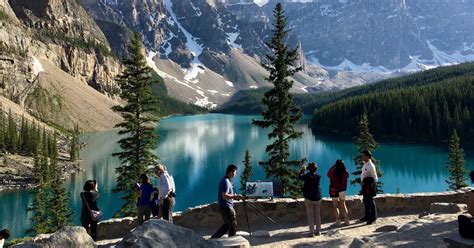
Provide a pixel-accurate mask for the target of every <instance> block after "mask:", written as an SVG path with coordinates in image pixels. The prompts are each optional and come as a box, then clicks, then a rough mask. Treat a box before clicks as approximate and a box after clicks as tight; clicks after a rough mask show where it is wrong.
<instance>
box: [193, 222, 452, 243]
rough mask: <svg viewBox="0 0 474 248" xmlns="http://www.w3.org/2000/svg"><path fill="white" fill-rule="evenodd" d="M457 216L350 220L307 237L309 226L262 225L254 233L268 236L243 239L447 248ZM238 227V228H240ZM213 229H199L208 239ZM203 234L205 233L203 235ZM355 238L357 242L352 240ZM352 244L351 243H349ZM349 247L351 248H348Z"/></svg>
mask: <svg viewBox="0 0 474 248" xmlns="http://www.w3.org/2000/svg"><path fill="white" fill-rule="evenodd" d="M457 216H458V214H443V215H428V216H424V217H421V218H419V217H418V216H417V215H405V216H395V217H385V218H379V219H378V220H377V223H376V224H373V225H365V223H360V222H356V221H352V222H351V224H350V225H349V226H341V227H337V226H335V225H334V223H329V224H323V225H322V234H321V236H317V237H314V238H309V237H307V236H308V227H307V226H305V224H306V223H304V222H302V223H301V224H300V225H297V226H287V227H285V226H281V225H280V226H272V225H268V226H261V227H258V228H256V229H255V230H260V231H261V230H267V231H269V234H270V236H260V237H256V236H255V235H254V236H252V237H248V236H247V233H245V232H240V234H241V235H243V236H245V237H246V238H247V239H248V240H249V241H250V244H251V246H252V247H271V248H277V247H316V246H318V247H394V246H401V247H430V248H433V247H446V244H445V243H444V242H443V238H444V237H447V236H453V235H454V236H456V235H457ZM387 226H393V227H391V228H395V227H396V228H397V231H380V232H376V230H377V229H378V228H381V227H384V228H390V227H387ZM242 228H243V227H241V228H240V229H242ZM212 231H213V230H198V231H197V233H199V234H201V235H203V236H204V237H205V238H209V236H208V235H209V234H210V233H212ZM204 233H206V234H204ZM355 238H358V239H360V240H356V241H354V239H355ZM353 242H354V244H352V243H353ZM351 244H352V245H351Z"/></svg>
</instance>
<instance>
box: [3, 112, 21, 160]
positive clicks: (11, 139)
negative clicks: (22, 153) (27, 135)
mask: <svg viewBox="0 0 474 248" xmlns="http://www.w3.org/2000/svg"><path fill="white" fill-rule="evenodd" d="M5 145H6V148H7V150H8V151H9V152H10V153H16V152H17V145H18V131H17V127H16V123H15V120H14V119H13V114H12V110H11V109H10V111H9V112H8V127H7V135H6V139H5Z"/></svg>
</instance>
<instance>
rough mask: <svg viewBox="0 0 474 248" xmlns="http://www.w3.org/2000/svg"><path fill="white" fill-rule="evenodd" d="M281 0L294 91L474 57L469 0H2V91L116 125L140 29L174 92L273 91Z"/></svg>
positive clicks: (212, 98)
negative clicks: (119, 80)
mask: <svg viewBox="0 0 474 248" xmlns="http://www.w3.org/2000/svg"><path fill="white" fill-rule="evenodd" d="M276 2H283V5H284V9H285V11H286V12H285V13H286V16H287V17H288V27H289V28H290V30H291V32H290V33H289V34H290V36H289V38H288V43H289V44H290V46H292V47H298V53H299V54H300V56H299V59H298V61H297V62H296V63H295V66H301V67H302V68H303V70H302V71H301V72H300V73H298V74H297V75H295V76H294V77H293V80H294V81H295V85H294V87H293V89H292V91H293V92H294V93H306V92H319V91H334V90H338V89H343V88H347V87H351V86H356V85H362V84H366V83H369V82H374V81H376V80H379V79H384V78H388V77H393V76H398V75H403V74H406V73H410V72H413V71H418V70H425V69H429V68H433V67H436V66H439V65H448V64H455V63H460V62H464V61H470V60H474V32H473V31H474V26H473V25H472V23H474V3H472V2H471V1H466V0H437V1H415V0H381V1H380V0H352V1H349V0H313V1H277V0H269V1H268V2H267V3H265V4H264V5H262V3H259V4H256V3H254V1H252V0H77V1H76V0H63V1H58V0H35V1H29V0H9V1H7V0H0V10H1V12H0V14H1V15H0V22H1V28H0V48H1V49H0V51H1V57H0V70H1V72H2V75H3V85H4V87H3V90H2V95H3V96H5V97H6V98H8V99H10V100H12V101H14V102H16V103H18V104H19V105H20V106H22V107H24V108H26V109H28V111H30V112H32V113H35V115H37V116H38V117H39V118H41V119H45V120H51V121H54V122H58V123H59V124H61V125H66V126H70V124H71V123H74V122H80V124H82V126H83V127H87V128H90V126H91V125H90V123H94V122H95V121H96V120H101V118H102V116H104V118H105V119H107V118H113V119H115V120H118V119H119V117H118V116H117V115H116V114H115V113H113V112H111V111H110V106H111V105H113V104H116V103H117V102H118V101H119V100H118V99H117V98H116V96H117V92H118V91H117V90H118V89H117V86H116V84H115V82H114V78H115V76H116V75H117V74H118V73H119V72H120V70H121V63H120V59H119V57H120V56H123V55H125V54H126V44H127V41H128V40H129V38H130V37H131V34H132V33H133V32H138V33H140V34H141V36H142V41H143V44H144V45H145V48H146V51H144V52H145V53H146V55H147V62H148V64H149V65H150V66H151V67H152V68H153V69H154V70H155V72H156V73H157V74H158V75H159V76H160V77H161V78H162V79H163V82H164V84H165V86H166V87H164V88H165V90H166V91H167V92H166V94H167V95H169V96H170V97H173V98H175V99H178V100H180V101H183V102H186V103H192V104H196V105H199V106H203V107H208V108H215V107H218V106H221V105H222V104H224V103H225V102H227V101H229V100H230V99H231V97H232V96H233V95H234V94H235V93H237V92H238V91H241V90H249V89H256V88H261V87H267V86H269V85H268V83H266V81H265V77H266V76H267V72H266V71H265V70H264V69H263V67H262V66H261V65H260V64H261V63H264V62H265V54H267V53H268V52H269V50H268V48H267V47H266V45H265V42H266V41H267V40H268V38H269V36H270V35H271V29H272V25H271V22H272V11H273V7H274V5H275V3H276ZM63 85H69V86H70V88H67V87H64V86H63ZM78 87H79V88H80V89H79V88H78ZM66 89H67V90H66ZM79 91H81V92H82V91H87V92H88V93H87V94H88V96H87V97H78V94H77V92H79ZM81 94H82V93H81ZM90 99H93V100H90ZM91 101H92V102H94V104H92V105H94V107H93V108H90V107H89V108H83V107H78V106H89V105H91ZM39 103H41V104H39ZM96 103H97V104H96ZM104 103H105V104H104ZM58 109H59V110H58ZM92 110H93V111H92ZM90 112H94V113H99V114H95V115H91V114H90ZM64 116H66V117H64ZM109 123H110V122H107V121H104V122H103V125H104V126H103V128H107V127H110V124H109ZM107 125H108V126H107Z"/></svg>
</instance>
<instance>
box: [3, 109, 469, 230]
mask: <svg viewBox="0 0 474 248" xmlns="http://www.w3.org/2000/svg"><path fill="white" fill-rule="evenodd" d="M251 119H252V117H248V116H233V115H214V114H212V115H199V116H185V117H173V118H169V119H165V120H162V121H161V122H160V126H159V128H158V133H159V136H160V138H159V142H158V144H159V146H158V150H157V154H159V156H160V158H161V160H162V162H163V163H165V164H166V165H167V166H168V168H169V170H170V172H171V173H172V174H173V175H174V177H175V182H176V187H177V195H178V197H177V204H176V210H183V209H185V208H187V207H191V206H196V205H200V204H204V203H208V202H213V201H215V199H216V194H217V192H216V185H217V182H218V180H219V179H220V178H221V177H222V176H223V174H224V171H225V168H226V166H227V165H228V164H230V163H234V164H236V165H239V166H241V165H242V162H241V161H242V160H243V156H244V152H245V150H246V149H249V150H250V152H251V155H252V162H253V164H254V165H255V167H254V175H253V177H252V179H254V180H259V179H265V174H264V172H263V170H262V169H261V168H260V167H258V166H257V162H258V161H259V160H262V159H265V158H266V155H265V147H266V145H267V134H268V131H267V130H262V129H259V128H257V127H255V126H252V125H251ZM298 129H299V130H301V131H303V132H304V136H303V138H302V139H300V140H298V141H297V142H294V143H292V144H291V147H290V149H291V153H292V156H293V157H298V158H300V157H307V158H308V160H309V161H315V162H317V163H318V164H319V172H320V173H321V174H323V177H322V182H321V184H322V185H321V186H322V189H323V194H324V195H325V196H327V195H328V193H327V191H328V183H329V180H328V179H327V177H326V176H325V174H326V172H327V170H328V168H329V167H330V166H331V164H332V163H333V162H334V161H335V160H336V159H343V160H344V161H345V162H346V166H347V168H348V169H349V170H350V171H354V169H355V167H354V165H353V162H352V157H353V156H354V154H355V153H356V149H355V147H354V145H353V144H352V141H351V140H340V139H330V138H320V137H317V136H315V135H313V134H312V132H311V130H310V129H308V128H307V126H305V125H300V126H299V127H298ZM119 138H120V137H119V136H118V135H117V134H116V132H115V131H109V132H100V133H93V134H86V135H83V136H82V137H81V139H82V141H84V142H85V143H87V144H88V145H87V147H85V148H84V149H83V150H82V151H81V158H82V159H83V162H82V167H83V168H84V171H83V172H80V173H77V174H76V175H74V176H73V177H72V178H71V179H70V180H68V181H67V182H66V185H67V187H68V189H69V193H70V194H71V196H72V197H71V204H72V206H73V208H74V212H75V213H76V216H75V219H74V220H75V222H76V223H78V221H79V220H78V218H79V213H80V207H81V201H80V198H79V197H78V196H79V193H80V192H81V191H82V187H83V183H84V182H85V181H86V180H88V179H96V180H97V181H98V182H99V191H100V193H101V198H100V200H99V206H100V207H101V208H102V210H104V214H105V216H104V217H105V218H109V217H111V216H112V214H113V213H114V212H115V211H116V210H117V209H118V208H119V207H120V206H121V202H120V200H119V199H118V197H117V195H116V194H111V193H110V192H111V190H112V189H113V187H114V185H115V167H116V166H118V165H119V161H118V159H116V158H114V157H112V156H111V154H112V153H113V152H115V151H118V149H119V147H118V145H117V143H116V142H117V140H118V139H119ZM468 151H469V150H468V149H466V152H468ZM467 155H468V156H467V161H468V163H467V165H468V169H472V162H473V157H472V156H473V155H474V154H471V153H468V154H467ZM375 156H376V157H377V158H378V159H380V160H381V161H382V170H383V172H384V177H383V178H382V180H383V182H384V188H383V189H384V191H385V192H392V193H393V192H395V191H396V190H397V188H399V189H400V191H401V192H406V193H410V192H422V191H444V190H446V188H447V185H446V183H445V182H444V180H445V178H446V177H447V171H446V169H445V167H444V164H445V162H446V159H447V151H446V149H445V148H443V147H435V146H430V145H401V144H394V143H390V144H387V143H384V144H381V148H380V149H378V150H377V151H376V152H375ZM239 175H240V174H238V175H237V176H239ZM153 182H154V183H155V184H156V180H155V179H154V181H153ZM235 182H236V183H238V180H235ZM236 188H239V185H236ZM357 192H358V188H357V187H356V186H350V187H349V188H348V193H349V194H355V193H357ZM0 197H1V201H0V202H1V209H0V229H1V228H9V229H10V230H11V231H12V233H13V236H23V233H24V231H25V230H26V229H27V228H28V227H29V226H30V224H31V223H29V221H28V218H29V216H28V214H27V212H26V207H27V206H28V204H29V203H30V202H31V201H32V195H31V194H28V192H25V191H17V192H8V193H6V192H4V193H0Z"/></svg>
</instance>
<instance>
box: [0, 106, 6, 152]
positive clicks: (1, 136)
mask: <svg viewBox="0 0 474 248" xmlns="http://www.w3.org/2000/svg"><path fill="white" fill-rule="evenodd" d="M5 129H6V128H5V115H4V114H3V111H2V110H1V109H0V151H5Z"/></svg>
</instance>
